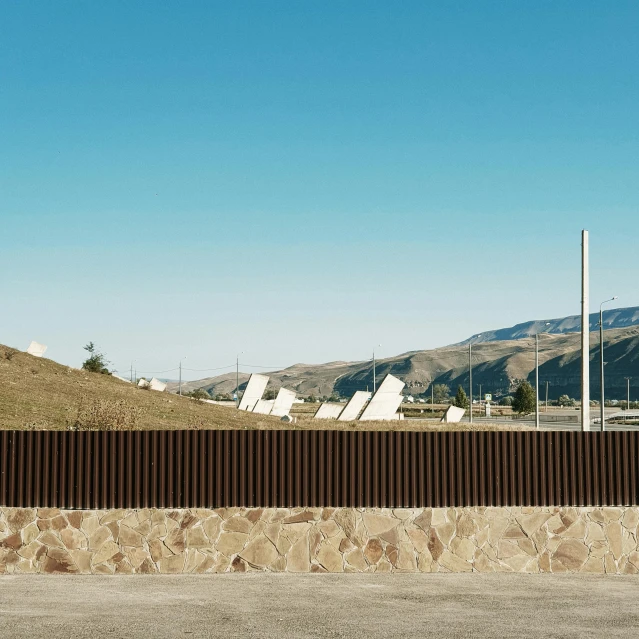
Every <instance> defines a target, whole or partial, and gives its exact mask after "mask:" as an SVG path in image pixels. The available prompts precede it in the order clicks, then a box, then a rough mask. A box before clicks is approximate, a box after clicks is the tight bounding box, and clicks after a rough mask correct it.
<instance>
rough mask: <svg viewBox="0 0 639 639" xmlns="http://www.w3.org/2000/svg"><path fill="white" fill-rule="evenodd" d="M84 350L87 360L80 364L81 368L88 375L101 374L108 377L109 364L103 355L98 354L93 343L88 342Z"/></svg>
mask: <svg viewBox="0 0 639 639" xmlns="http://www.w3.org/2000/svg"><path fill="white" fill-rule="evenodd" d="M84 350H85V351H87V353H89V357H88V359H86V360H84V362H83V363H82V368H83V369H84V370H85V371H89V372H90V373H101V374H102V375H110V374H111V373H110V372H109V369H108V368H107V364H109V363H110V362H109V361H108V360H107V358H106V356H105V355H104V353H100V352H99V351H98V350H97V349H96V346H95V344H94V343H93V342H89V343H88V344H87V345H86V346H85V347H84Z"/></svg>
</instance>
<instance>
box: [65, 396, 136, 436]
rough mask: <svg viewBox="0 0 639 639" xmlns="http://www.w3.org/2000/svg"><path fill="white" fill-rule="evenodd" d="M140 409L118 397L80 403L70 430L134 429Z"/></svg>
mask: <svg viewBox="0 0 639 639" xmlns="http://www.w3.org/2000/svg"><path fill="white" fill-rule="evenodd" d="M140 416H141V410H140V409H139V408H138V407H137V406H134V405H133V404H129V403H128V402H127V401H125V400H123V399H120V400H116V401H111V400H106V399H96V400H94V401H93V402H92V403H91V404H88V405H87V404H84V403H81V404H80V405H79V406H78V412H77V415H76V418H75V421H74V422H73V423H72V424H71V425H70V428H71V430H135V429H136V428H137V426H138V422H139V421H140Z"/></svg>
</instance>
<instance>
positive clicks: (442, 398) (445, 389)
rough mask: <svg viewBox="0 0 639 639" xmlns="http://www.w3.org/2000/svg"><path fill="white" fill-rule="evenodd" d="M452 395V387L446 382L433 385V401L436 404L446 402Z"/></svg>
mask: <svg viewBox="0 0 639 639" xmlns="http://www.w3.org/2000/svg"><path fill="white" fill-rule="evenodd" d="M449 396H450V387H449V386H447V385H446V384H435V386H433V401H434V403H435V404H445V403H446V402H447V401H448V397H449Z"/></svg>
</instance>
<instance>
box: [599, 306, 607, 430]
mask: <svg viewBox="0 0 639 639" xmlns="http://www.w3.org/2000/svg"><path fill="white" fill-rule="evenodd" d="M599 366H600V368H601V371H600V373H599V375H600V377H601V407H600V413H599V415H600V419H601V431H602V432H603V431H604V430H606V414H605V411H604V408H605V405H606V399H605V397H604V394H605V391H604V389H605V387H606V385H605V383H604V345H603V304H602V305H601V306H600V307H599Z"/></svg>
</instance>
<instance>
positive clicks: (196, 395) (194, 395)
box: [186, 388, 211, 402]
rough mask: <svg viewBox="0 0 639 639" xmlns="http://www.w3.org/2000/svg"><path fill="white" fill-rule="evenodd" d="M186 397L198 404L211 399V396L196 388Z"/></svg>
mask: <svg viewBox="0 0 639 639" xmlns="http://www.w3.org/2000/svg"><path fill="white" fill-rule="evenodd" d="M186 396H187V397H190V398H192V399H195V400H196V401H198V402H201V401H202V400H203V399H211V396H210V395H209V394H208V393H207V392H206V391H205V390H204V389H203V388H196V389H195V390H192V391H191V392H190V393H187V394H186Z"/></svg>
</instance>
